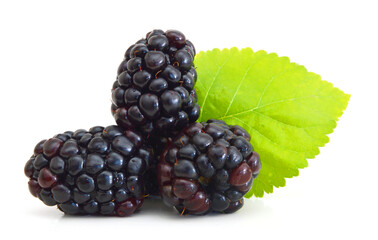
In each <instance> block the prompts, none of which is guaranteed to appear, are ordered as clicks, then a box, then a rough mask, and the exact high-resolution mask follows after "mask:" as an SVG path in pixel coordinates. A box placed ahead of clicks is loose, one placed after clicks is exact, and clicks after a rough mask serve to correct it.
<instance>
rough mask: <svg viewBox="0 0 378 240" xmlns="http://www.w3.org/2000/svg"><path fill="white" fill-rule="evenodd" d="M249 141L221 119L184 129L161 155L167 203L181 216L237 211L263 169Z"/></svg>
mask: <svg viewBox="0 0 378 240" xmlns="http://www.w3.org/2000/svg"><path fill="white" fill-rule="evenodd" d="M249 141H250V135H249V134H248V133H247V132H246V131H245V130H244V129H243V128H241V127H240V126H229V125H227V124H226V123H225V122H223V121H219V120H209V121H207V122H206V123H192V124H191V125H189V126H188V127H186V128H185V129H184V130H183V131H182V132H181V133H180V134H178V135H177V136H176V137H175V138H174V139H173V140H172V141H171V142H170V143H169V144H168V145H167V147H166V148H165V150H164V152H163V154H161V156H160V162H159V164H158V167H157V178H158V184H159V186H160V194H161V196H162V199H163V201H164V202H165V203H166V205H168V206H174V207H175V208H176V209H177V210H178V211H179V212H181V213H183V214H195V215H201V214H206V213H208V212H211V211H216V212H224V213H232V212H235V211H237V210H239V209H240V208H241V207H242V206H243V203H244V200H243V196H244V195H245V194H246V193H247V192H248V191H249V190H250V189H251V187H252V183H253V179H254V178H256V177H257V175H258V173H259V171H260V168H261V162H260V158H259V155H258V154H257V153H256V152H254V151H253V147H252V145H251V144H250V142H249Z"/></svg>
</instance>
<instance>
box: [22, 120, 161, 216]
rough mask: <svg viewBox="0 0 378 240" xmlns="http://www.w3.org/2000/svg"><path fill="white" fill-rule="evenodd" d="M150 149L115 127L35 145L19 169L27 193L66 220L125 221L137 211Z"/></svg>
mask: <svg viewBox="0 0 378 240" xmlns="http://www.w3.org/2000/svg"><path fill="white" fill-rule="evenodd" d="M151 149H152V148H151V146H150V145H147V144H146V143H145V142H144V141H143V138H142V136H141V135H140V134H139V133H137V132H135V131H133V130H122V129H121V128H119V127H118V126H108V127H106V128H103V127H93V128H91V129H89V131H86V130H77V131H75V132H65V133H62V134H58V135H55V136H54V137H53V138H50V139H48V140H43V141H41V142H39V143H38V144H37V145H36V147H35V148H34V154H33V155H32V157H31V158H30V160H29V161H27V163H26V165H25V169H24V170H25V175H26V176H27V177H28V178H29V183H28V185H29V190H30V193H31V194H32V195H33V196H35V197H38V198H40V200H41V201H42V202H44V203H45V204H46V205H48V206H54V205H58V208H59V209H60V210H61V211H63V212H65V213H67V214H101V215H118V216H128V215H130V214H132V213H133V212H134V211H135V210H137V209H138V208H140V207H141V205H142V203H143V199H144V195H145V192H146V189H145V187H144V183H143V182H144V180H145V179H144V178H145V176H144V174H145V173H146V172H147V171H150V170H151V168H153V166H155V160H154V159H155V158H154V155H153V151H152V150H151Z"/></svg>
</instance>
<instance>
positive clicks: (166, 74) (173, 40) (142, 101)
mask: <svg viewBox="0 0 378 240" xmlns="http://www.w3.org/2000/svg"><path fill="white" fill-rule="evenodd" d="M195 53H196V52H195V49H194V46H193V44H192V43H191V42H190V41H188V40H186V38H185V36H184V34H182V33H181V32H179V31H176V30H168V31H166V32H163V31H162V30H153V31H152V32H149V33H148V34H147V36H146V38H145V39H141V40H139V41H137V42H136V43H135V44H133V45H131V46H130V47H129V48H128V49H127V51H126V53H125V58H124V60H123V61H122V63H121V65H120V66H119V68H118V73H117V75H118V76H117V80H116V81H115V83H114V84H113V89H112V107H111V109H112V114H113V116H114V118H115V120H116V122H117V124H118V126H120V127H122V128H125V129H130V128H135V129H137V130H138V131H140V132H142V133H143V134H145V135H146V136H147V135H150V136H151V135H157V136H165V137H167V136H173V135H175V134H176V133H178V132H179V131H181V130H182V129H183V128H185V127H186V126H187V125H188V124H189V123H192V122H195V121H196V120H197V119H198V116H199V112H200V108H199V106H198V104H197V95H196V91H195V90H194V85H195V83H196V81H197V73H196V70H195V68H194V64H193V59H194V56H195Z"/></svg>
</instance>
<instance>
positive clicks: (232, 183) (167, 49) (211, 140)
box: [24, 30, 261, 216]
mask: <svg viewBox="0 0 378 240" xmlns="http://www.w3.org/2000/svg"><path fill="white" fill-rule="evenodd" d="M195 54H196V52H195V48H194V46H193V44H192V43H191V42H190V41H188V40H186V38H185V36H184V34H182V33H181V32H179V31H176V30H168V31H166V32H164V31H162V30H153V31H151V32H149V33H147V35H146V38H144V39H141V40H139V41H137V42H136V43H135V44H133V45H131V46H130V47H129V48H128V49H127V51H126V53H125V58H124V60H123V61H122V63H121V65H120V66H119V68H118V74H117V80H116V81H115V82H114V84H113V88H112V107H111V109H112V114H113V117H114V118H115V121H116V123H117V126H115V125H114V126H113V125H112V126H108V127H106V128H103V127H98V126H97V127H93V128H91V129H89V131H86V130H77V131H75V132H71V131H67V132H64V133H62V134H58V135H56V136H54V137H53V138H50V139H48V140H43V141H41V142H39V143H38V144H37V145H36V147H35V149H34V154H33V155H32V157H31V158H30V160H29V161H27V163H26V165H25V169H24V170H25V175H26V176H27V177H28V178H29V183H28V184H29V190H30V192H31V194H32V195H33V196H35V197H38V198H39V199H40V200H41V201H42V202H44V203H45V204H46V205H48V206H54V205H58V208H59V209H60V210H61V211H63V212H65V213H67V214H102V215H118V216H128V215H131V214H132V213H133V212H135V211H136V210H137V209H139V208H140V207H141V206H142V204H143V200H144V198H145V197H146V196H149V195H160V196H161V198H162V200H163V202H164V203H165V204H166V205H168V206H171V207H175V208H176V209H177V210H178V211H179V212H180V213H181V214H194V215H202V214H206V213H209V212H211V211H215V212H224V213H232V212H235V211H237V210H239V209H240V208H241V207H242V206H243V204H244V201H243V196H244V195H245V194H246V193H247V192H248V191H249V190H250V189H251V187H252V183H253V179H255V178H256V177H257V175H258V173H259V171H260V168H261V162H260V158H259V155H258V154H257V153H256V152H254V151H253V147H252V145H251V144H250V142H249V141H250V135H249V134H248V133H247V132H246V131H245V130H244V129H243V128H241V127H240V126H229V125H227V124H226V123H225V122H223V121H220V120H209V121H207V122H206V123H197V122H196V120H197V119H198V117H199V114H200V108H199V106H198V104H197V94H196V91H195V89H194V85H195V83H196V81H197V73H196V70H195V68H194V64H193V60H194V56H195ZM157 159H160V161H159V162H158V161H157Z"/></svg>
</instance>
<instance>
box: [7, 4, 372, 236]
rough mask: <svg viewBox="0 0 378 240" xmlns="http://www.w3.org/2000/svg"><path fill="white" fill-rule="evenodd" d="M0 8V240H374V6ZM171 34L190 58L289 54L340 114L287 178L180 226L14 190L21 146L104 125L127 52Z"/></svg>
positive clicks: (152, 213) (164, 214)
mask: <svg viewBox="0 0 378 240" xmlns="http://www.w3.org/2000/svg"><path fill="white" fill-rule="evenodd" d="M258 2H259V3H253V2H252V1H245V2H241V1H237V0H233V1H225V3H223V2H222V1H204V0H203V1H198V2H197V1H179V0H176V1H172V2H165V1H162V0H155V1H147V0H144V1H102V2H100V1H93V0H92V1H67V0H66V1H61V2H58V1H39V0H33V1H16V0H14V1H4V0H1V2H0V43H1V44H0V83H1V88H0V91H1V92H0V104H1V118H0V121H1V125H0V127H1V136H0V141H1V144H0V146H1V157H0V158H1V165H0V166H1V167H2V170H1V171H0V172H1V174H0V177H1V181H0V184H1V186H0V194H1V195H0V201H1V202H0V219H1V224H0V226H1V227H0V228H1V231H0V237H1V238H2V239H5V238H4V237H6V236H7V238H10V237H12V239H16V237H17V238H18V237H20V239H29V240H31V239H46V238H49V239H72V238H75V239H78V238H82V239H97V238H100V237H101V238H103V239H104V237H106V238H107V239H114V238H117V239H141V238H146V239H147V238H153V239H160V238H162V239H163V238H164V239H169V238H173V237H175V238H177V239H202V238H205V237H206V238H207V239H211V238H214V239H219V238H226V237H228V239H241V238H244V239H346V238H354V239H377V238H378V234H377V225H378V220H377V219H378V217H377V216H378V211H377V204H378V199H377V186H378V181H377V175H378V174H377V172H378V163H377V162H378V157H377V145H378V140H377V135H378V129H377V123H378V118H377V111H378V108H377V105H378V98H377V91H378V88H377V86H378V84H377V81H378V77H377V66H378V61H377V56H378V51H377V49H378V48H377V45H378V38H377V23H378V17H377V9H378V8H377V7H376V6H375V5H374V2H376V1H362V0H359V1H345V0H344V1H324V2H323V1H319V0H318V1H287V0H286V1H258ZM154 28H161V29H164V30H166V29H178V30H181V31H182V32H184V33H185V35H186V36H187V38H188V39H190V40H191V41H192V42H193V43H194V44H195V46H196V48H197V51H200V50H208V49H212V48H214V47H218V48H224V47H233V46H237V47H240V48H241V47H247V46H249V47H252V48H253V49H254V50H261V49H264V50H266V51H267V52H276V53H278V55H280V56H289V57H290V59H291V60H292V61H293V62H297V63H300V64H302V65H304V66H306V67H307V69H308V70H309V71H313V72H315V73H318V74H320V75H322V77H323V79H325V80H328V81H330V82H332V83H333V84H334V85H335V86H337V87H339V88H340V89H342V90H343V91H345V92H346V93H350V94H352V97H351V100H350V103H349V106H348V108H347V110H346V111H345V113H344V115H343V116H342V118H341V120H340V121H339V122H338V127H337V129H336V130H335V132H334V133H333V134H331V135H330V139H331V141H330V143H329V144H327V145H326V146H325V147H324V148H322V149H321V154H320V155H318V156H317V157H316V158H315V159H312V160H309V167H308V168H306V169H304V170H301V171H300V175H299V177H296V178H293V179H288V180H287V186H286V187H284V188H279V189H275V191H274V193H273V194H269V195H266V196H265V197H264V198H260V199H256V198H253V199H249V200H246V202H245V206H244V208H243V209H242V210H241V211H239V212H237V213H235V214H232V215H217V214H212V215H208V216H204V217H188V216H186V217H180V216H179V215H178V214H177V213H176V212H175V211H174V210H171V209H168V208H167V207H165V206H164V205H162V204H161V203H160V202H159V201H147V202H146V203H145V205H144V207H143V209H142V210H143V211H141V212H139V213H138V214H135V215H133V216H132V217H129V218H117V217H70V216H64V215H63V214H62V213H61V212H60V211H58V210H57V209H56V208H54V207H47V206H44V205H43V204H42V203H41V202H40V200H38V199H35V198H33V197H32V196H31V195H30V193H29V192H28V188H27V178H26V177H25V176H24V175H23V167H24V164H25V162H26V161H27V160H28V158H29V157H30V155H31V154H32V151H33V148H34V145H35V144H36V143H37V142H38V141H39V140H41V139H44V138H49V137H51V136H53V135H54V134H56V133H59V132H62V131H66V130H76V129H78V128H89V127H91V126H94V125H110V124H113V123H114V122H113V119H112V116H111V114H110V89H111V86H112V83H113V81H114V80H115V77H116V70H117V67H118V65H119V63H120V62H121V60H122V57H123V54H124V51H125V50H126V49H127V47H128V46H129V45H131V44H132V43H133V42H135V41H136V40H138V39H140V38H142V37H144V35H145V34H146V33H147V32H148V31H150V30H152V29H154Z"/></svg>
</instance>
